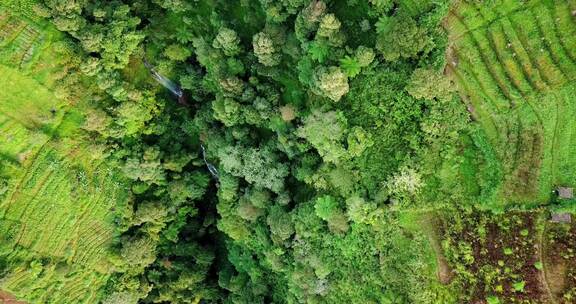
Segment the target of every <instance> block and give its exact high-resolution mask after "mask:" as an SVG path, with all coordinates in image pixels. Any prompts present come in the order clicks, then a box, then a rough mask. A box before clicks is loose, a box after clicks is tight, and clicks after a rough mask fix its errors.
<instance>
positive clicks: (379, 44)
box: [376, 16, 433, 61]
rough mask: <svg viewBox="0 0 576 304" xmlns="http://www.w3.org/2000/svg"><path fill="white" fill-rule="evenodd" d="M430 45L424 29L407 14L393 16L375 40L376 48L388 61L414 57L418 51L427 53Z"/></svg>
mask: <svg viewBox="0 0 576 304" xmlns="http://www.w3.org/2000/svg"><path fill="white" fill-rule="evenodd" d="M432 46H433V42H432V40H431V38H430V37H428V34H427V31H426V29H425V28H421V27H419V26H418V24H417V23H416V21H414V19H412V18H411V17H408V16H398V17H393V18H392V20H391V21H390V23H389V24H388V25H387V26H386V28H385V30H383V31H382V32H381V33H379V34H378V38H377V40H376V48H377V49H378V50H379V51H380V52H381V53H382V55H383V56H384V59H386V60H388V61H396V60H398V59H399V58H414V57H416V56H418V55H419V54H420V53H427V52H428V51H429V50H430V48H431V47H432Z"/></svg>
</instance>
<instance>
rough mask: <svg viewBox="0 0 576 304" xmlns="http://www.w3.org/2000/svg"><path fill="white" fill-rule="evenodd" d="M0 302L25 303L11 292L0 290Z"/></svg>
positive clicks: (8, 303)
mask: <svg viewBox="0 0 576 304" xmlns="http://www.w3.org/2000/svg"><path fill="white" fill-rule="evenodd" d="M0 304H26V302H22V301H18V300H17V299H16V297H14V296H13V295H12V294H9V293H7V292H5V291H1V290H0Z"/></svg>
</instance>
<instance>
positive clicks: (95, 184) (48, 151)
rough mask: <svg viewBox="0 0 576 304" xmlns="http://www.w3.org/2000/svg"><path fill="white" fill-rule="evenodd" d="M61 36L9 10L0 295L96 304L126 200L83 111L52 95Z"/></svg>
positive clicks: (0, 130)
mask: <svg viewBox="0 0 576 304" xmlns="http://www.w3.org/2000/svg"><path fill="white" fill-rule="evenodd" d="M58 39H62V37H61V36H60V35H58V34H57V32H56V31H55V29H53V28H51V27H48V26H47V25H42V24H38V23H34V22H32V21H31V20H28V19H26V18H25V17H20V16H16V15H12V14H9V13H7V11H5V10H2V8H1V7H0V49H1V50H2V51H1V52H0V83H2V89H1V90H0V274H2V276H1V277H2V279H1V280H0V290H3V291H7V292H10V293H12V294H14V295H15V296H16V297H18V298H20V299H24V300H26V301H28V302H29V303H96V302H97V301H98V299H99V297H100V292H101V287H102V286H103V285H104V284H106V282H107V280H108V278H109V276H110V273H111V272H112V271H113V267H112V265H111V264H110V263H109V260H108V253H109V244H110V242H111V241H112V238H113V233H114V230H113V229H114V225H113V222H112V221H113V219H112V217H111V216H110V214H111V210H110V209H111V207H112V206H113V205H116V204H118V203H119V202H121V201H125V200H127V199H128V197H126V193H128V191H125V184H124V182H123V179H122V178H121V177H120V174H118V173H117V172H116V171H114V170H113V169H112V166H113V165H111V164H110V163H108V162H107V163H106V164H105V163H104V157H103V152H104V148H102V147H99V146H96V145H93V144H91V143H90V141H89V140H88V138H87V137H86V134H84V133H83V131H82V130H81V129H80V125H81V123H82V121H83V118H82V116H81V114H79V112H80V111H78V110H77V109H76V108H75V107H76V105H75V104H74V105H73V104H72V103H70V102H68V101H64V100H62V99H60V98H58V97H57V96H55V94H54V93H53V89H54V83H55V82H54V80H53V79H50V76H51V75H54V72H55V71H58V70H59V69H60V72H61V70H62V69H63V68H62V67H59V66H58V64H57V63H56V62H55V61H51V60H50V58H54V57H56V56H57V55H56V54H54V53H53V52H52V48H51V46H52V45H53V44H54V43H57V42H58Z"/></svg>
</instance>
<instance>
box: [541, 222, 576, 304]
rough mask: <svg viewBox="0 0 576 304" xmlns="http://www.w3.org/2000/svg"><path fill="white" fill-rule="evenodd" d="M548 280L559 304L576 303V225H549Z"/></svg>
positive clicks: (547, 233)
mask: <svg viewBox="0 0 576 304" xmlns="http://www.w3.org/2000/svg"><path fill="white" fill-rule="evenodd" d="M546 225H547V229H546V234H545V236H544V248H545V250H544V254H545V256H544V258H543V259H544V261H543V262H544V263H545V266H546V267H545V269H546V279H547V282H548V285H549V287H550V290H551V291H552V293H554V296H555V297H556V302H558V303H565V304H568V303H576V247H575V244H576V223H572V224H559V223H547V224H546Z"/></svg>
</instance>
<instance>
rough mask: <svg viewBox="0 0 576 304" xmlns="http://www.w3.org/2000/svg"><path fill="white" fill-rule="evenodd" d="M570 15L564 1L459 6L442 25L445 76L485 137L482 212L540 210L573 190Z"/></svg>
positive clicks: (507, 0)
mask: <svg viewBox="0 0 576 304" xmlns="http://www.w3.org/2000/svg"><path fill="white" fill-rule="evenodd" d="M575 15H576V2H574V1H567V0H556V1H515V0H500V1H490V2H489V3H482V4H475V2H468V1H460V2H457V3H456V4H455V5H454V6H453V8H452V10H451V11H450V13H449V16H448V17H447V19H446V20H445V23H444V27H445V29H446V30H447V32H448V34H449V40H450V46H449V48H448V50H447V56H448V65H447V68H446V72H447V74H448V75H450V76H451V78H452V79H453V80H454V81H455V82H456V84H457V85H458V87H459V90H460V93H461V95H462V98H463V99H464V100H465V102H466V103H467V104H468V109H469V110H470V112H472V116H473V118H474V119H475V120H476V121H477V122H478V123H479V125H480V127H481V133H483V135H482V137H484V138H486V141H485V142H486V145H483V144H482V143H479V142H478V141H477V143H476V144H477V145H480V146H482V145H483V146H482V147H481V148H480V150H481V151H482V152H483V153H484V158H485V164H486V165H485V166H486V167H485V168H490V169H489V170H491V171H492V173H491V174H492V176H493V184H491V187H492V186H494V189H495V190H494V191H492V192H490V193H486V194H485V195H484V196H483V200H484V201H483V202H482V203H483V204H484V205H485V206H486V207H497V208H501V207H504V206H506V205H510V204H514V205H516V204H523V205H539V204H542V203H545V202H548V201H549V199H550V196H551V190H552V189H553V188H554V187H556V186H559V185H567V186H575V185H576V172H575V171H573V170H571V169H570V168H574V165H576V163H575V160H574V157H573V155H574V152H576V132H575V131H574V130H575V127H576V125H575V122H576V89H575V84H574V82H573V81H574V79H575V78H576V61H575V59H576V19H575V18H576V17H575ZM571 155H572V157H570V156H571ZM484 190H485V191H488V190H486V189H484Z"/></svg>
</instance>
